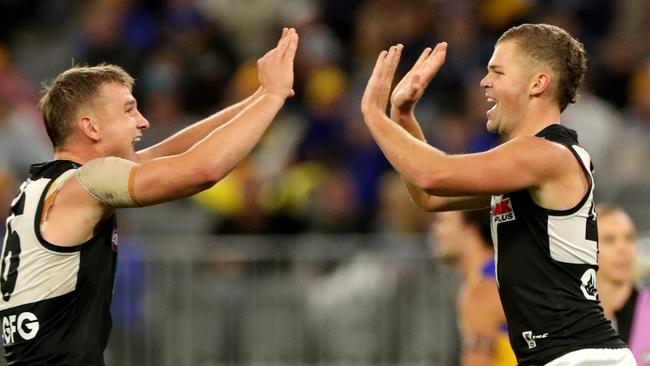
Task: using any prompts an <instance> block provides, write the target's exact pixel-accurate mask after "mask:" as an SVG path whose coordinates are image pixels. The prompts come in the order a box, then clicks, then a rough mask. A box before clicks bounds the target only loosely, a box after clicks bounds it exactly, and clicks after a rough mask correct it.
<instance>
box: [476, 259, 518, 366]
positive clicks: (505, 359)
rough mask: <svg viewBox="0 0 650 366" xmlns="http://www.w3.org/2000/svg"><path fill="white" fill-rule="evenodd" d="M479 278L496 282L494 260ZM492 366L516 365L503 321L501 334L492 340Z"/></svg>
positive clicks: (486, 264) (505, 324)
mask: <svg viewBox="0 0 650 366" xmlns="http://www.w3.org/2000/svg"><path fill="white" fill-rule="evenodd" d="M480 278H489V279H491V280H494V281H496V274H495V266H494V259H491V260H489V261H488V262H486V263H485V265H484V266H483V269H482V270H481V277H480ZM492 365H494V366H513V365H517V358H516V357H515V353H514V352H513V351H512V347H511V346H510V340H509V339H508V324H507V323H506V322H505V321H504V322H503V324H501V332H499V335H498V336H497V337H496V339H495V340H494V353H493V363H492Z"/></svg>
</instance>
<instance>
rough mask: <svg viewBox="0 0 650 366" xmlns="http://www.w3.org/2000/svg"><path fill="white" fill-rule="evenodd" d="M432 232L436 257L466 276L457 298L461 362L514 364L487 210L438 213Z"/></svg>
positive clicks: (494, 365) (474, 365)
mask: <svg viewBox="0 0 650 366" xmlns="http://www.w3.org/2000/svg"><path fill="white" fill-rule="evenodd" d="M431 231H432V233H433V235H434V237H435V243H434V244H435V246H434V248H433V251H434V254H435V256H436V257H437V258H438V259H439V260H440V261H442V262H443V263H446V264H451V265H453V266H455V267H456V268H457V269H458V270H459V271H460V272H461V273H462V275H463V278H464V281H463V285H462V287H461V288H460V290H459V292H458V295H457V302H456V305H457V307H458V327H459V328H460V335H461V343H462V347H461V350H462V351H461V353H462V356H461V362H462V365H463V366H482V365H485V366H507V365H516V364H517V360H516V358H515V354H514V353H513V352H512V348H511V347H510V341H509V340H508V327H507V324H506V316H505V314H504V313H503V308H502V306H501V300H500V299H499V292H498V290H497V286H496V281H495V268H494V248H493V246H492V237H491V233H490V214H489V212H488V210H475V211H450V212H443V213H439V214H436V217H435V220H434V221H433V223H432V225H431Z"/></svg>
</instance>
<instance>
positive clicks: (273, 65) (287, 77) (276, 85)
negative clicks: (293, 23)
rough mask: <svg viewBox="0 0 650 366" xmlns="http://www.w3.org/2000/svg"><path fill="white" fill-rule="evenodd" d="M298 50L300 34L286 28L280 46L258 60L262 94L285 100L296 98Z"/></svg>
mask: <svg viewBox="0 0 650 366" xmlns="http://www.w3.org/2000/svg"><path fill="white" fill-rule="evenodd" d="M297 49H298V33H296V30H295V29H294V28H284V29H283V30H282V37H280V40H279V41H278V45H277V46H276V47H275V48H274V49H272V50H270V51H269V52H267V53H266V54H265V55H264V56H262V57H261V58H260V59H259V60H257V75H258V78H259V80H260V84H262V86H261V88H262V92H264V93H267V94H275V95H279V96H281V97H283V98H287V97H292V96H294V94H295V92H294V91H293V79H294V77H293V60H294V58H295V56H296V50H297Z"/></svg>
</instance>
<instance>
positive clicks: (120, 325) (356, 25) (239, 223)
mask: <svg viewBox="0 0 650 366" xmlns="http://www.w3.org/2000/svg"><path fill="white" fill-rule="evenodd" d="M522 22H546V23H550V24H556V25H559V26H562V27H563V28H565V29H567V30H568V31H569V32H570V33H572V34H573V35H575V36H577V37H578V38H579V39H580V40H581V41H582V42H583V43H584V44H585V47H586V49H587V52H588V55H589V70H588V73H587V78H586V80H585V83H584V87H583V89H582V90H581V95H582V98H581V101H580V102H579V103H578V104H577V105H575V106H570V107H569V108H568V110H567V111H566V112H565V113H564V114H563V123H565V124H567V125H569V126H570V127H572V128H576V129H577V130H578V132H579V134H580V136H581V142H582V144H583V145H585V146H586V148H587V149H588V150H589V151H590V152H591V154H592V157H593V160H594V164H595V167H596V179H597V188H598V189H597V199H598V200H601V201H603V200H608V201H612V202H615V203H620V204H622V205H623V206H624V207H626V208H627V209H628V210H629V211H630V212H631V214H632V215H633V217H634V218H635V220H636V223H637V225H638V227H639V229H640V231H641V237H640V240H639V241H640V252H641V254H642V255H643V256H645V258H648V257H649V256H650V235H649V233H650V232H649V230H650V184H649V183H650V169H648V161H650V2H648V1H647V0H620V1H615V0H592V1H586V0H569V1H566V0H564V1H562V0H453V1H452V0H402V1H390V0H376V1H372V0H367V1H361V0H358V1H355V0H347V1H346V0H321V1H317V0H167V1H136V0H91V1H70V0H65V1H54V2H52V1H45V0H40V1H39V0H26V1H18V0H14V1H12V0H2V1H0V204H1V205H2V206H4V207H8V202H9V201H10V200H11V199H12V198H13V196H14V195H15V193H16V188H17V184H18V182H20V181H22V179H24V178H25V174H26V172H27V167H28V166H29V164H31V163H33V162H36V161H42V160H47V159H49V158H50V157H51V148H50V145H49V143H48V141H47V138H46V135H45V133H44V130H43V128H42V123H41V121H40V116H39V114H38V112H37V111H36V109H35V105H36V102H37V100H38V96H39V88H40V83H41V82H43V81H44V80H48V79H51V78H52V77H54V76H55V75H56V74H58V73H59V72H60V71H62V70H64V69H65V68H67V67H68V66H70V65H71V64H73V63H74V64H89V65H93V64H97V63H100V62H108V63H115V64H118V65H121V66H123V67H124V68H125V69H127V70H128V71H129V72H130V73H131V74H132V75H133V76H134V77H135V78H136V79H137V82H136V86H135V90H134V94H135V96H136V97H137V99H138V101H139V107H140V110H141V111H142V113H143V114H144V115H145V117H147V118H148V119H149V121H150V122H151V124H152V126H151V128H150V129H149V130H147V131H145V133H144V139H143V142H142V143H141V145H140V146H139V147H145V146H148V145H150V144H153V143H155V142H157V141H159V140H160V139H161V138H163V137H165V136H168V135H169V134H171V133H172V132H174V131H176V130H178V129H180V128H182V127H183V126H186V125H187V124H188V123H190V122H192V121H194V120H196V119H198V118H202V117H204V116H206V115H207V114H209V113H212V112H214V111H216V110H218V108H219V107H223V106H226V105H228V104H229V103H233V102H235V101H237V100H240V99H242V98H243V97H245V96H247V95H248V94H250V93H251V92H252V91H253V90H254V89H255V88H256V86H257V80H256V71H255V60H256V59H257V58H258V57H260V56H261V55H262V54H263V53H264V52H266V50H268V49H270V48H271V47H272V46H273V44H274V43H275V41H276V40H277V38H278V36H279V34H280V31H281V28H282V26H285V25H291V26H295V27H296V28H297V30H298V32H299V34H300V46H299V50H298V55H297V58H296V82H295V89H296V92H297V95H296V97H294V98H293V99H291V100H290V101H289V102H288V103H287V105H286V106H285V108H284V109H283V111H282V112H281V114H280V115H279V117H278V118H277V120H276V121H275V122H274V123H273V125H272V127H271V128H270V130H269V131H268V133H267V134H266V136H265V138H264V139H263V141H262V142H261V144H260V145H259V146H258V147H257V148H256V150H255V151H254V152H253V154H252V155H251V156H250V158H248V159H246V160H245V161H244V162H243V163H242V164H241V165H240V167H238V168H237V169H236V170H235V171H234V172H233V173H232V174H231V175H230V176H229V177H228V178H226V179H225V180H224V181H222V182H221V183H219V184H218V185H217V186H215V188H214V189H212V190H210V191H209V192H206V193H204V194H201V195H199V196H197V197H193V198H192V199H187V200H184V201H179V202H174V203H169V204H164V205H160V206H157V207H152V208H146V209H138V210H123V211H122V212H121V213H120V214H119V224H120V228H121V232H120V235H121V241H120V264H119V267H118V268H119V270H118V271H119V273H118V278H117V282H116V288H115V301H114V306H113V314H114V318H115V328H114V331H113V334H112V339H111V344H110V346H109V350H108V352H107V361H108V364H109V365H206V366H207V365H298V364H314V365H366V364H368V365H369V364H373V365H376V364H379V365H454V364H456V363H457V357H456V353H457V345H456V342H457V334H456V330H455V324H454V322H455V320H454V317H455V315H454V309H453V301H454V294H455V291H456V289H457V286H458V283H459V278H458V275H457V274H455V273H454V271H453V270H451V269H450V268H446V267H444V266H441V265H440V264H439V263H437V262H436V261H435V259H434V258H433V257H432V255H431V247H432V246H435V242H434V241H433V240H432V239H431V238H430V236H429V233H428V228H429V225H430V222H431V219H432V216H431V215H429V214H426V213H422V212H419V211H417V210H416V209H415V208H414V207H413V205H412V204H411V203H410V202H409V199H408V197H407V195H406V192H405V190H404V189H403V188H402V186H401V183H400V181H399V177H397V176H396V174H395V173H394V172H393V171H392V170H391V169H390V167H389V165H388V164H387V162H386V160H385V159H384V158H383V156H382V154H381V152H380V151H379V149H378V148H377V147H376V145H375V143H374V142H373V141H372V138H371V137H370V135H369V133H368V131H367V130H366V128H365V126H364V124H363V122H362V120H361V115H360V111H359V102H360V99H361V93H362V91H363V88H364V86H365V82H366V81H367V78H368V77H369V74H370V71H371V68H372V65H373V64H374V60H375V58H376V55H377V53H378V52H379V51H380V50H381V49H382V48H386V47H388V46H389V45H391V44H394V43H396V42H402V43H403V44H404V45H405V51H404V56H403V59H402V63H401V71H400V72H403V71H405V69H406V68H407V67H410V65H411V64H412V63H413V61H414V60H415V59H416V58H417V56H418V55H419V53H420V52H421V50H422V49H423V48H424V47H426V46H430V45H433V44H435V43H436V42H438V41H441V40H444V41H447V42H449V51H448V55H447V62H446V64H445V65H444V66H443V68H442V70H441V72H440V73H439V75H438V76H437V77H436V79H435V80H434V81H433V82H432V84H431V86H430V87H429V90H428V92H427V94H426V95H425V97H424V98H423V100H422V101H421V102H420V103H419V105H418V109H417V115H418V119H419V120H420V122H421V123H422V125H423V128H424V130H425V132H426V134H427V137H428V139H429V141H431V142H432V143H434V144H435V145H436V146H440V147H442V148H443V149H444V150H445V151H446V152H449V153H460V152H468V151H481V150H485V149H487V148H489V147H491V146H493V145H494V144H495V143H497V141H496V139H495V137H494V136H490V135H488V134H486V132H485V130H484V122H485V121H484V117H485V110H486V109H487V103H486V101H485V98H484V95H483V92H482V90H481V89H480V88H479V85H478V84H479V80H480V79H481V78H482V76H483V74H484V72H485V65H486V63H487V61H488V59H489V57H490V55H491V52H492V47H493V44H494V42H495V41H496V39H497V38H498V36H499V35H500V34H501V32H503V31H504V30H505V29H507V28H508V27H509V26H511V25H514V24H519V23H522ZM513 174H516V172H513ZM161 184H164V182H161ZM6 211H7V210H0V219H2V221H4V219H5V217H6V213H7V212H6ZM4 229H5V228H4V225H3V227H1V228H0V233H3V231H4ZM646 282H647V278H646Z"/></svg>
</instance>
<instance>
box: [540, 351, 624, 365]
mask: <svg viewBox="0 0 650 366" xmlns="http://www.w3.org/2000/svg"><path fill="white" fill-rule="evenodd" d="M546 366H636V361H635V360H634V355H632V351H630V349H629V348H615V349H611V348H585V349H581V350H578V351H573V352H569V353H567V354H566V355H563V356H560V357H558V358H556V359H555V360H553V361H551V362H549V363H547V364H546Z"/></svg>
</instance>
